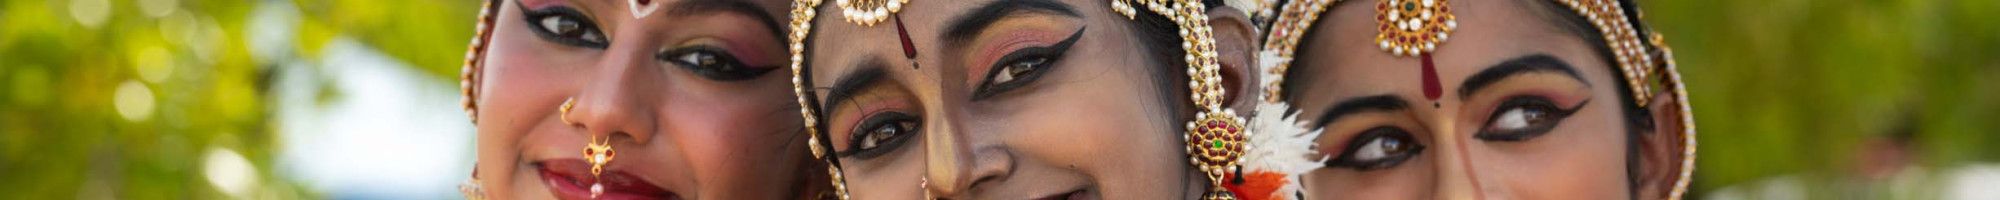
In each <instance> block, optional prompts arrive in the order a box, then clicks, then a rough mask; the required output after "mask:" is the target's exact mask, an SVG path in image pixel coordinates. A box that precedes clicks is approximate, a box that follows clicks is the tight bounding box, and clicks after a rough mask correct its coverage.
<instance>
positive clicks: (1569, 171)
mask: <svg viewBox="0 0 2000 200" xmlns="http://www.w3.org/2000/svg"><path fill="white" fill-rule="evenodd" d="M1376 3H1377V2H1375V1H1358V2H1356V1H1349V2H1341V3H1338V4H1337V5H1334V7H1333V8H1331V9H1329V10H1328V11H1326V12H1325V13H1324V16H1323V18H1324V19H1323V20H1321V21H1319V22H1317V23H1318V24H1316V25H1315V26H1314V28H1313V30H1312V32H1311V34H1313V35H1311V36H1309V37H1313V38H1312V39H1309V40H1307V41H1308V43H1305V44H1303V45H1305V46H1301V47H1300V49H1308V48H1309V49H1308V50H1305V51H1308V52H1309V54H1310V55H1307V56H1298V58H1299V59H1298V60H1297V62H1296V63H1295V66H1296V67H1294V68H1293V72H1291V73H1292V76H1293V77H1296V78H1290V79H1287V80H1292V81H1297V82H1294V83H1289V84H1287V85H1288V86H1291V88H1287V89H1288V90H1294V91H1291V92H1290V95H1291V96H1290V97H1289V98H1288V99H1289V100H1290V101H1291V102H1293V103H1294V105H1298V106H1299V108H1300V110H1301V112H1302V115H1301V116H1302V117H1301V119H1308V120H1314V121H1307V122H1306V123H1307V124H1309V125H1312V126H1314V127H1315V128H1321V129H1323V130H1324V134H1323V135H1321V136H1320V137H1319V138H1317V139H1316V140H1315V143H1316V144H1317V145H1318V146H1319V148H1318V149H1317V150H1318V151H1319V153H1320V155H1322V156H1325V158H1328V159H1327V161H1326V163H1325V164H1326V167H1323V168H1321V169H1317V170H1314V171H1311V172H1309V173H1308V174H1306V175H1305V176H1304V178H1303V180H1304V183H1305V186H1306V187H1305V188H1306V189H1305V190H1306V193H1307V196H1309V197H1312V198H1314V199H1347V198H1352V199H1425V198H1430V199H1624V198H1629V197H1632V195H1633V194H1634V190H1633V189H1634V188H1633V187H1634V186H1635V183H1638V182H1640V181H1634V180H1633V179H1632V178H1634V177H1635V176H1634V175H1635V174H1649V175H1647V176H1637V177H1644V178H1648V179H1652V177H1654V176H1651V175H1650V174H1658V173H1639V172H1640V171H1646V172H1656V171H1660V170H1655V169H1657V168H1641V167H1636V166H1629V165H1633V164H1647V165H1667V164H1669V163H1668V162H1656V161H1658V160H1657V159H1637V160H1644V162H1638V163H1633V161H1635V159H1636V158H1635V157H1636V156H1640V154H1635V153H1634V152H1648V153H1643V154H1647V155H1651V153H1650V152H1655V151H1654V150H1651V148H1650V147H1640V146H1639V145H1641V144H1642V143H1644V144H1652V143H1653V142H1652V141H1653V140H1659V138H1658V137H1643V138H1632V137H1631V136H1634V134H1633V133H1635V132H1634V131H1653V130H1652V129H1631V127H1632V126H1636V125H1633V124H1628V121H1627V120H1626V119H1627V115H1626V111H1625V110H1624V109H1625V108H1628V107H1634V106H1635V105H1632V104H1631V103H1630V101H1628V100H1623V99H1622V98H1623V97H1622V95H1623V94H1621V93H1620V92H1619V90H1620V89H1621V88H1623V86H1622V85H1619V84H1618V83H1619V82H1618V81H1620V79H1618V78H1617V77H1618V76H1615V75H1614V74H1616V71H1613V68H1611V67H1610V66H1609V64H1610V62H1609V58H1607V57H1605V56H1603V54H1599V52H1601V51H1602V50H1599V49H1598V48H1594V47H1593V45H1602V43H1601V42H1595V43H1594V42H1591V41H1587V40H1586V39H1584V38H1583V37H1581V36H1578V35H1579V34H1576V33H1574V32H1572V31H1570V30H1569V28H1578V27H1565V26H1566V24H1560V23H1558V22H1563V21H1562V18H1560V17H1559V16H1565V15H1573V14H1569V13H1571V12H1572V11H1569V10H1566V9H1562V8H1560V7H1555V6H1549V5H1544V4H1545V3H1552V2H1536V1H1526V0H1519V1H1453V2H1451V3H1452V4H1451V5H1450V6H1452V8H1453V10H1454V14H1456V15H1457V20H1458V29H1457V30H1455V31H1454V32H1452V33H1451V37H1450V40H1448V41H1445V42H1444V43H1442V44H1439V45H1438V46H1437V50H1436V51H1435V52H1434V54H1433V55H1432V56H1431V57H1432V58H1433V59H1435V60H1434V61H1435V62H1434V64H1435V66H1436V68H1437V71H1436V72H1437V76H1438V77H1439V81H1440V82H1439V83H1438V85H1439V86H1441V87H1442V89H1443V90H1442V91H1444V92H1443V93H1442V95H1441V96H1440V97H1439V98H1438V99H1436V100H1429V99H1426V98H1425V97H1424V95H1423V88H1422V84H1423V83H1422V82H1420V81H1421V77H1422V75H1421V74H1419V73H1421V70H1420V69H1419V67H1420V63H1419V62H1420V60H1419V59H1418V58H1414V57H1399V56H1394V55H1392V54H1391V53H1390V52H1387V51H1382V50H1379V47H1378V46H1376V45H1377V43H1375V41H1374V39H1375V35H1376V30H1375V29H1374V28H1375V26H1376V25H1377V22H1376V20H1375V14H1376V13H1375V12H1376V10H1375V7H1374V4H1376ZM1581 28H1589V27H1581ZM1585 30H1590V29H1585ZM1592 33H1594V31H1592ZM1656 118H1657V117H1656ZM1675 119H1678V118H1675ZM1654 132H1657V131H1654ZM1654 135H1657V134H1654ZM1638 149H1648V150H1638ZM1649 158H1652V157H1649ZM1676 161H1677V160H1676ZM1673 163H1676V164H1677V163H1678V162H1673ZM1649 196H1650V195H1649Z"/></svg>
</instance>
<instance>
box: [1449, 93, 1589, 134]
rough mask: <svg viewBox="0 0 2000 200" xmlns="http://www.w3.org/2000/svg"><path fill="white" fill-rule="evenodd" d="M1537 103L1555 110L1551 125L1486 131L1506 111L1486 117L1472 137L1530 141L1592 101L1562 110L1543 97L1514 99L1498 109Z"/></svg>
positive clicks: (1553, 127)
mask: <svg viewBox="0 0 2000 200" xmlns="http://www.w3.org/2000/svg"><path fill="white" fill-rule="evenodd" d="M1535 103H1539V104H1544V105H1549V107H1552V108H1554V109H1555V112H1554V113H1549V115H1550V116H1549V117H1550V120H1549V122H1548V123H1549V124H1551V125H1549V126H1533V127H1528V128H1527V129H1524V130H1517V131H1498V132H1494V131H1491V130H1486V129H1485V128H1484V127H1492V126H1493V121H1496V120H1494V118H1498V117H1500V115H1501V114H1506V113H1505V112H1504V111H1503V112H1494V113H1493V114H1492V115H1491V116H1487V117H1486V124H1485V125H1483V126H1480V127H1482V128H1481V130H1479V133H1475V134H1472V137H1473V138H1478V139H1480V140H1487V141H1503V142H1518V141H1525V140H1528V139H1529V138H1535V137H1539V136H1542V134H1548V133H1549V130H1553V129H1555V125H1554V124H1561V123H1562V121H1563V120H1564V119H1569V116H1570V114H1575V113H1576V111H1577V110H1582V109H1583V106H1586V105H1590V100H1583V102H1580V103H1577V104H1576V106H1571V107H1570V108H1562V107H1557V106H1555V103H1551V102H1550V101H1549V100H1548V99H1543V98H1541V97H1514V98H1509V99H1508V100H1507V102H1506V103H1501V104H1500V106H1499V107H1497V108H1502V109H1505V108H1512V107H1518V106H1523V105H1529V104H1535Z"/></svg>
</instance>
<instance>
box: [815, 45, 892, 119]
mask: <svg viewBox="0 0 2000 200" xmlns="http://www.w3.org/2000/svg"><path fill="white" fill-rule="evenodd" d="M854 65H855V69H854V71H853V72H848V73H847V74H845V75H841V76H840V79H835V81H834V82H833V88H832V89H830V91H828V92H827V95H826V100H827V101H826V102H827V104H826V105H822V106H820V107H833V106H837V105H840V104H841V103H846V102H847V101H848V100H849V99H853V97H854V93H855V92H858V91H861V89H862V88H867V86H868V85H870V84H874V83H875V82H877V81H879V80H881V79H882V76H883V75H886V74H888V73H889V72H888V70H885V69H888V68H889V61H885V60H882V58H880V57H869V58H864V59H863V60H861V61H860V62H857V63H855V64H854Z"/></svg>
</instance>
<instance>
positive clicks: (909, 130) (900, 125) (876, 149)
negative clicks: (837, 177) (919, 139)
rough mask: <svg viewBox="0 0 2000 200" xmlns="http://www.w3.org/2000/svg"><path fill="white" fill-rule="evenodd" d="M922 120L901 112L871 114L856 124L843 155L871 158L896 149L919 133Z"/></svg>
mask: <svg viewBox="0 0 2000 200" xmlns="http://www.w3.org/2000/svg"><path fill="white" fill-rule="evenodd" d="M921 125H922V121H919V120H918V118H917V117H915V116H910V115H909V114H903V113H899V112H884V113H881V114H875V115H874V116H869V117H868V119H866V120H862V122H861V124H860V125H859V126H855V129H854V132H853V134H852V135H853V136H851V137H850V138H851V139H849V140H850V141H848V143H849V145H848V146H849V147H851V148H849V149H848V150H847V151H846V152H842V153H840V155H841V156H852V157H854V158H859V159H869V158H874V157H876V156H881V155H882V154H887V153H888V152H891V151H895V150H896V149H898V148H899V147H902V146H903V144H904V143H908V141H909V140H910V139H909V138H910V137H914V136H916V135H917V134H918V131H919V129H918V128H919V127H921Z"/></svg>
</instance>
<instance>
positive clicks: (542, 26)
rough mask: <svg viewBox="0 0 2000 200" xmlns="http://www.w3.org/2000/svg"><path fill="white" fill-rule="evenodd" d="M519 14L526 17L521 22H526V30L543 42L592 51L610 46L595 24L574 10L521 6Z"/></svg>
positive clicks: (564, 7)
mask: <svg viewBox="0 0 2000 200" xmlns="http://www.w3.org/2000/svg"><path fill="white" fill-rule="evenodd" d="M521 13H523V15H526V17H524V18H523V19H524V20H523V21H525V22H527V24H528V27H529V28H528V29H529V30H534V32H535V35H536V36H541V38H542V39H543V40H548V41H550V42H555V43H557V44H563V45H569V46H576V47H584V48H592V49H604V47H605V46H607V44H610V43H609V41H608V39H607V38H605V37H604V32H603V31H599V30H598V29H597V24H596V23H594V22H591V20H590V17H588V16H585V15H584V14H583V12H580V11H577V10H576V9H573V8H570V7H567V6H550V7H547V8H540V9H533V10H530V9H528V8H527V7H525V6H523V7H521Z"/></svg>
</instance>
